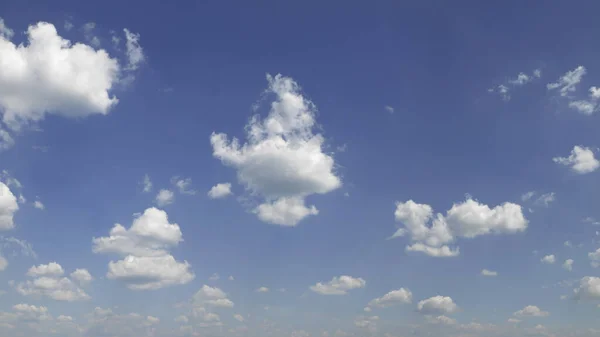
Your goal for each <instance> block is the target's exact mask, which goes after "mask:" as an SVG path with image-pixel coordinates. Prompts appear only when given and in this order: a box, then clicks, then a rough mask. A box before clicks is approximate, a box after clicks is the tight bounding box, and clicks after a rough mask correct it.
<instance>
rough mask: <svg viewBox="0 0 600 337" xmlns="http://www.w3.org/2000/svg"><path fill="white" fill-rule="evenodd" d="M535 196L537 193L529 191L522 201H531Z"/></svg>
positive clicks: (522, 197)
mask: <svg viewBox="0 0 600 337" xmlns="http://www.w3.org/2000/svg"><path fill="white" fill-rule="evenodd" d="M534 195H535V191H529V192H527V193H525V194H523V195H522V196H521V200H522V201H528V200H529V199H531V198H533V196H534Z"/></svg>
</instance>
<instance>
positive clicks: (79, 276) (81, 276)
mask: <svg viewBox="0 0 600 337" xmlns="http://www.w3.org/2000/svg"><path fill="white" fill-rule="evenodd" d="M70 277H71V279H73V280H75V281H77V282H79V284H82V285H85V284H88V283H90V282H92V280H93V279H94V278H93V277H92V274H90V272H89V271H87V269H75V271H74V272H72V273H71V275H70Z"/></svg>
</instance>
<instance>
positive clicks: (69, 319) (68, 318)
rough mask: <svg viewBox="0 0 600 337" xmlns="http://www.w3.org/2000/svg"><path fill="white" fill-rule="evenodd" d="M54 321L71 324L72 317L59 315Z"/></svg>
mask: <svg viewBox="0 0 600 337" xmlns="http://www.w3.org/2000/svg"><path fill="white" fill-rule="evenodd" d="M56 320H57V321H59V322H73V317H71V316H65V315H60V316H58V317H57V318H56Z"/></svg>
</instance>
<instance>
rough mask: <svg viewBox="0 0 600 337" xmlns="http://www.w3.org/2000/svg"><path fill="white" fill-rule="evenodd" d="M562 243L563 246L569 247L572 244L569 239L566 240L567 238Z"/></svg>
mask: <svg viewBox="0 0 600 337" xmlns="http://www.w3.org/2000/svg"><path fill="white" fill-rule="evenodd" d="M563 245H564V246H565V247H569V248H571V247H573V244H572V243H571V241H568V240H567V241H565V243H564V244H563Z"/></svg>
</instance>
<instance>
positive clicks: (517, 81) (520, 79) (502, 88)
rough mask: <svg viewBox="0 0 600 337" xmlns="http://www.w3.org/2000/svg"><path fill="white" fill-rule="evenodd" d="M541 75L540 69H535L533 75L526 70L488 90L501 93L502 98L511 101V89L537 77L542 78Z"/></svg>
mask: <svg viewBox="0 0 600 337" xmlns="http://www.w3.org/2000/svg"><path fill="white" fill-rule="evenodd" d="M541 76H542V71H541V70H540V69H536V70H534V71H533V75H527V74H525V73H524V72H520V73H519V74H518V75H517V76H516V77H515V78H513V79H509V80H507V81H506V82H505V83H504V84H499V85H497V86H495V87H493V88H490V89H488V92H491V93H493V92H496V93H498V95H500V97H502V100H504V101H509V100H510V98H511V96H510V91H511V90H513V89H514V88H515V87H521V86H523V85H525V84H527V83H529V82H531V81H533V80H534V79H535V78H540V77H541Z"/></svg>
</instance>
